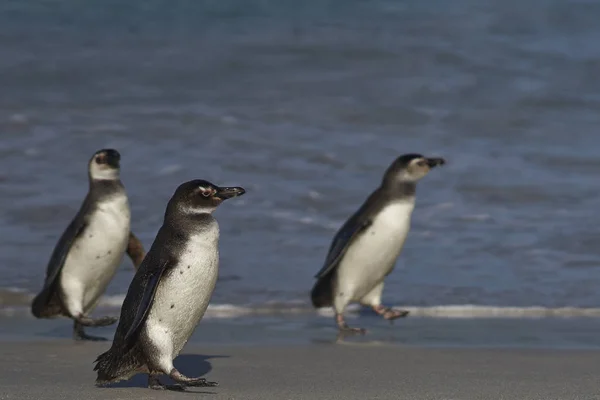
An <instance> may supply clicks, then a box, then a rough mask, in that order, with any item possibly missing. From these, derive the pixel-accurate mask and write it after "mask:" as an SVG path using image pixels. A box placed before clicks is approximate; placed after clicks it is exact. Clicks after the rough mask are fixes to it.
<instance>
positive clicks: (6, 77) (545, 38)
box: [0, 0, 600, 341]
mask: <svg viewBox="0 0 600 400" xmlns="http://www.w3.org/2000/svg"><path fill="white" fill-rule="evenodd" d="M599 20H600V3H597V2H593V1H571V2H565V1H551V0H525V1H519V2H515V1H507V2H497V1H491V0H477V1H476V0H473V1H467V0H459V1H453V2H447V1H442V0H437V1H428V2H413V1H392V0H389V1H388V0H385V1H384V0H380V1H358V0H346V1H319V0H308V1H304V2H292V1H274V0H273V1H245V0H237V1H203V2H192V1H189V2H177V3H176V4H175V3H172V2H166V1H137V0H135V1H128V2H126V3H123V2H113V1H102V2H101V1H88V2H76V1H73V0H62V1H59V0H57V1H52V2H42V1H28V2H13V1H6V2H0V274H1V277H2V279H1V280H0V315H2V316H3V317H2V324H3V325H5V324H9V323H11V324H13V325H14V326H15V328H11V329H17V330H19V329H21V328H19V327H22V329H23V330H24V329H25V328H24V327H25V326H28V324H33V323H34V322H33V321H31V320H29V319H26V318H30V317H26V316H27V304H28V302H29V301H30V299H31V296H32V295H33V294H34V293H35V292H36V291H37V290H39V288H40V287H41V284H42V281H43V274H44V269H45V265H46V263H47V261H48V258H49V255H50V252H51V251H52V248H53V246H54V244H55V243H56V241H57V239H58V237H59V236H60V234H61V233H62V231H63V230H64V228H65V227H66V225H67V224H68V222H69V221H70V219H71V218H72V217H73V215H74V214H75V213H76V211H77V209H78V207H79V205H80V203H81V201H82V199H83V197H84V196H85V192H86V187H87V182H86V170H85V166H86V163H87V160H88V158H89V157H90V155H91V154H92V153H93V152H94V151H95V150H97V149H99V148H102V147H109V146H110V147H114V148H117V149H118V150H119V151H120V152H121V154H122V177H123V182H124V184H125V186H126V188H127V191H128V194H129V197H130V202H131V205H132V210H133V218H134V219H133V229H134V231H135V232H136V233H137V234H138V236H139V237H140V238H141V239H142V241H143V242H144V244H145V245H146V246H147V247H149V246H150V244H151V243H152V240H153V238H154V235H155V233H156V231H157V229H158V228H159V226H160V224H161V221H162V216H163V213H164V207H165V205H166V202H167V200H168V199H169V197H170V196H171V194H172V193H173V191H174V189H175V188H176V187H177V186H178V185H179V184H180V183H181V182H183V181H185V180H189V179H192V178H203V179H208V180H211V181H213V182H215V183H217V184H223V185H225V184H228V185H240V186H243V187H245V188H246V189H247V190H248V193H247V194H246V195H245V196H244V197H242V198H239V199H236V200H235V201H231V202H230V203H228V204H224V205H223V206H222V208H220V209H219V210H218V211H217V213H216V216H217V218H218V220H219V222H220V225H221V276H220V280H219V283H218V286H217V289H216V291H215V294H214V296H213V302H212V305H213V308H212V309H211V310H213V311H209V313H210V312H214V310H228V311H227V312H223V313H221V314H219V313H217V314H219V316H220V317H221V319H222V320H223V321H222V322H219V324H221V323H222V324H225V325H227V324H234V323H235V320H236V318H241V317H239V314H240V310H242V311H241V313H242V314H243V315H245V317H243V318H249V319H250V320H252V318H255V319H254V321H260V320H261V318H263V319H262V321H266V320H265V318H271V317H272V316H273V315H281V314H282V313H287V316H285V318H284V319H282V320H280V321H281V324H282V325H281V326H285V321H287V318H288V317H289V318H292V319H293V318H297V319H298V321H305V320H306V321H308V322H306V323H307V324H309V325H310V324H312V323H315V324H321V323H323V324H324V326H329V325H330V324H332V321H331V320H330V318H331V316H330V315H325V316H323V315H321V316H319V314H318V313H315V312H314V311H312V310H311V308H310V305H309V301H308V291H309V289H310V287H311V285H312V283H313V278H312V277H313V275H314V273H315V272H316V271H317V270H318V269H319V268H320V267H321V265H322V262H323V259H324V257H325V254H326V251H327V248H328V246H329V242H330V240H331V238H332V237H333V235H334V234H335V231H336V230H337V229H338V228H339V226H340V225H341V224H342V223H343V221H344V220H345V219H346V218H347V217H348V216H349V215H350V214H351V213H352V212H354V210H355V209H356V208H357V207H358V206H359V205H360V204H361V202H362V201H363V200H364V199H365V198H366V196H367V195H368V194H369V193H370V192H371V191H372V190H373V189H374V188H375V187H376V186H377V185H378V182H379V180H380V179H381V175H382V173H383V171H384V170H385V169H386V167H387V166H388V164H389V163H390V162H391V161H393V159H394V158H395V157H396V156H397V155H399V154H402V153H405V152H421V153H424V154H428V155H430V154H431V155H437V156H443V157H445V158H446V159H447V161H448V164H447V165H446V166H444V167H443V168H441V169H439V170H435V171H433V172H432V173H431V174H430V175H429V176H428V177H426V178H425V179H424V180H423V181H422V182H421V183H420V184H419V188H418V202H417V207H416V209H415V211H414V214H413V227H412V230H411V234H410V236H409V238H408V241H407V243H406V246H405V250H404V252H403V253H402V255H401V257H400V259H399V262H398V265H397V268H396V270H395V271H394V272H393V273H392V274H391V275H390V276H389V279H388V280H387V281H386V288H385V291H384V299H385V301H386V302H387V303H389V304H392V305H402V306H410V307H412V310H413V311H414V314H417V315H422V316H425V317H440V316H441V317H448V316H450V317H452V316H457V315H459V316H461V317H462V318H467V319H468V318H474V317H477V316H479V317H494V316H505V317H511V318H512V317H519V316H524V317H531V316H534V317H536V318H537V317H543V316H547V315H558V316H561V317H564V316H581V315H584V316H587V317H591V318H597V317H598V316H599V315H600V298H599V296H598V295H597V292H598V290H597V288H598V287H600V268H599V267H600V246H598V243H600V233H599V232H600V231H599V230H598V228H597V227H598V226H599V225H600V217H599V216H598V212H597V209H598V204H600V185H599V184H598V179H597V176H598V173H599V172H600V159H599V158H598V156H597V152H598V149H599V148H600V136H599V135H598V134H597V132H596V131H597V129H598V126H600V81H599V80H598V79H597V74H598V71H600V46H598V43H599V41H600V25H599V24H598V22H597V21H599ZM132 274H133V271H132V268H131V265H130V264H129V263H128V261H127V260H126V261H124V263H123V268H122V269H121V271H120V272H119V273H118V274H117V276H116V278H115V280H114V281H113V282H112V283H111V285H110V287H109V289H108V292H107V298H106V300H105V301H104V303H103V304H104V306H106V307H108V308H110V307H112V311H113V312H115V311H118V307H119V304H120V301H121V300H122V297H123V294H124V293H125V292H126V290H127V287H128V284H129V281H130V279H131V277H132ZM15 289H17V290H18V291H17V292H15V291H14V290H15ZM449 305H456V306H458V308H448V307H445V306H449ZM473 306H480V307H479V308H478V307H473ZM533 306H535V307H541V308H539V309H535V310H537V311H535V310H534V311H531V309H528V308H527V307H533ZM219 307H221V308H219ZM511 307H512V308H511ZM565 307H567V308H565ZM432 310H434V311H432ZM435 310H437V311H435ZM440 310H441V311H440ZM452 310H454V311H452ZM457 310H458V311H457ZM528 310H529V311H528ZM249 315H254V317H251V316H249ZM269 315H270V316H271V317H268V316H269ZM23 318H25V320H27V321H29V322H23V321H25V320H24V319H23ZM273 318H274V317H273ZM278 318H279V317H278ZM281 318H283V317H281ZM361 318H367V322H365V323H366V324H367V325H368V324H370V323H371V322H370V321H371V320H370V319H368V317H367V316H363V317H361ZM227 321H228V322H227ZM311 321H312V322H311ZM376 321H378V320H376ZM407 321H408V320H407ZM415 321H422V320H421V319H415ZM462 321H463V322H464V321H466V320H462ZM37 323H38V322H37V321H36V322H35V324H37ZM48 323H49V322H48ZM62 323H63V324H65V326H66V328H65V332H66V334H67V335H68V334H69V323H68V322H67V321H63V322H62ZM381 323H382V324H384V323H383V322H381ZM402 323H404V322H402ZM413 323H417V322H413ZM457 323H458V322H457ZM464 323H467V322H464ZM590 323H591V322H590ZM49 324H54V322H52V323H49ZM373 324H375V325H376V324H377V322H373ZM406 324H409V322H406ZM564 324H566V325H568V326H570V328H569V329H577V327H576V326H577V324H575V326H573V324H571V323H569V322H564ZM559 325H560V324H559ZM36 326H39V327H40V328H39V329H41V330H43V329H44V328H42V327H43V326H49V327H50V326H51V327H54V326H55V325H36ZM300 326H304V325H302V323H301V324H300ZM383 326H387V325H383ZM486 326H487V325H486ZM548 326H554V325H552V324H550V325H548ZM48 329H50V328H48ZM52 329H54V328H52ZM298 329H300V330H301V331H302V332H304V333H305V334H306V332H309V331H310V329H309V328H307V327H304V328H298ZM381 329H384V328H383V327H382V328H381ZM385 329H387V328H385ZM398 329H401V328H398ZM461 329H462V328H461ZM493 329H494V328H493V327H491V328H490V330H493ZM523 329H525V330H527V329H529V328H523ZM553 329H554V328H553ZM11 332H13V333H14V331H11ZM61 332H62V331H61ZM473 340H474V341H477V340H476V339H473Z"/></svg>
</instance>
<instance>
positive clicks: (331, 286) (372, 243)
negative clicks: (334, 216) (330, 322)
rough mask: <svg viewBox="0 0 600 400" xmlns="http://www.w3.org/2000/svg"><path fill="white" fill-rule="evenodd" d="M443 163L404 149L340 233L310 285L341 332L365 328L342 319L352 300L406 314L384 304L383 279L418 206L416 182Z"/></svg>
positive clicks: (389, 315)
mask: <svg viewBox="0 0 600 400" xmlns="http://www.w3.org/2000/svg"><path fill="white" fill-rule="evenodd" d="M443 164H445V160H444V159H443V158H426V157H424V156H422V155H421V154H412V153H411V154H404V155H402V156H400V157H398V158H397V159H396V160H394V162H393V163H392V164H391V165H390V166H389V167H388V169H387V170H386V172H385V174H384V176H383V180H382V182H381V185H380V186H379V187H378V188H377V189H376V190H375V191H374V192H373V193H371V195H370V196H369V197H368V198H367V200H366V201H365V202H364V203H363V204H362V206H361V207H360V208H359V209H358V211H356V212H355V213H354V214H353V215H352V216H351V217H350V219H348V220H347V221H346V223H345V224H344V225H343V226H342V227H341V228H340V230H339V231H338V232H337V233H336V235H335V237H334V238H333V241H332V243H331V245H330V247H329V252H328V254H327V257H326V259H325V263H324V265H323V267H322V268H321V270H320V271H319V272H318V273H317V275H316V276H315V278H316V279H317V281H316V283H315V284H314V286H313V288H312V290H311V300H312V304H313V306H314V307H315V308H321V307H333V308H334V311H335V318H336V322H337V326H338V329H339V331H340V332H341V333H344V332H347V333H362V334H364V333H365V332H366V330H365V329H362V328H351V327H349V326H348V324H347V323H346V322H345V320H344V311H345V310H346V307H347V306H348V304H350V303H352V302H358V303H360V304H362V305H363V306H367V307H371V308H372V309H373V310H374V311H375V312H376V313H377V314H378V315H380V316H382V317H383V318H385V319H387V320H394V319H396V318H400V317H405V316H407V315H408V311H406V310H396V309H392V308H388V307H385V306H384V305H382V303H381V295H382V292H383V285H384V279H385V277H386V276H387V275H389V274H390V273H391V272H392V270H393V269H394V266H395V264H396V260H397V259H398V256H399V255H400V252H401V251H402V248H403V246H404V242H405V240H406V237H407V235H408V231H409V230H410V219H411V215H412V212H413V209H414V207H415V192H416V185H417V182H418V181H419V180H420V179H421V178H423V177H424V176H425V175H427V173H429V171H430V170H431V169H432V168H434V167H437V166H439V165H443Z"/></svg>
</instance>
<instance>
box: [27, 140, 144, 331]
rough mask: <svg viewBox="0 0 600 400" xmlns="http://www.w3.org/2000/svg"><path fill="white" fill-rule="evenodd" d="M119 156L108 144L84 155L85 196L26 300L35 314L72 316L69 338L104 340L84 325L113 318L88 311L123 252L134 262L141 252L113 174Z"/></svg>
mask: <svg viewBox="0 0 600 400" xmlns="http://www.w3.org/2000/svg"><path fill="white" fill-rule="evenodd" d="M120 160H121V156H120V154H119V152H118V151H116V150H114V149H102V150H99V151H97V152H96V153H94V155H93V156H92V157H91V159H90V160H89V162H88V178H89V190H88V193H87V196H86V197H85V199H84V201H83V204H82V205H81V208H80V209H79V211H78V212H77V214H76V215H75V218H74V219H73V220H72V221H71V223H70V224H69V225H68V227H67V229H66V230H65V231H64V233H63V234H62V236H61V237H60V240H59V241H58V243H57V244H56V246H55V247H54V251H53V252H52V255H51V256H50V261H49V263H48V266H47V268H46V279H45V282H44V286H43V287H42V289H41V291H40V293H39V294H38V295H37V296H36V297H35V298H34V299H33V302H32V304H31V312H32V314H33V315H34V316H35V317H37V318H54V317H59V316H65V317H68V318H71V319H73V321H74V325H73V338H74V339H75V340H106V339H105V338H102V337H96V336H91V335H88V334H86V333H85V331H84V327H97V326H107V325H111V324H114V323H115V322H116V321H117V318H114V317H109V316H105V317H101V318H97V319H92V318H90V317H89V314H90V313H91V312H92V311H93V310H94V308H95V307H96V305H97V304H98V301H99V300H100V296H102V294H103V293H104V291H105V290H106V287H107V286H108V284H109V282H110V281H111V279H112V278H113V276H114V275H115V273H116V272H117V268H118V266H119V264H120V263H121V259H122V258H123V255H124V253H125V252H127V254H128V255H129V257H130V258H131V260H132V261H133V263H134V266H135V267H136V268H137V266H139V264H140V263H141V262H142V260H143V258H144V247H143V245H142V244H141V242H140V241H139V239H138V238H137V237H136V236H135V235H134V234H133V232H131V230H130V219H131V216H130V210H129V203H128V200H127V194H126V192H125V188H124V187H123V184H122V183H121V180H120V177H119V172H120Z"/></svg>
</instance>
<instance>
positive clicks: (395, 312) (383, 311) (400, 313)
mask: <svg viewBox="0 0 600 400" xmlns="http://www.w3.org/2000/svg"><path fill="white" fill-rule="evenodd" d="M373 310H374V311H375V312H376V313H377V314H379V315H381V316H382V317H383V318H384V319H387V320H388V321H393V320H395V319H397V318H404V317H406V316H408V314H409V313H410V312H409V311H408V310H401V309H396V308H391V307H385V306H382V305H379V306H375V307H373Z"/></svg>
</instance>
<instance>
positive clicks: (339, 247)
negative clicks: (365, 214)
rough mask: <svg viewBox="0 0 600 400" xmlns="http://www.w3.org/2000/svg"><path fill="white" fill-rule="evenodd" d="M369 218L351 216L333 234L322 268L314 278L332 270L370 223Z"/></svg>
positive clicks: (319, 277)
mask: <svg viewBox="0 0 600 400" xmlns="http://www.w3.org/2000/svg"><path fill="white" fill-rule="evenodd" d="M371 223H372V221H371V220H362V221H361V220H358V219H355V218H351V219H349V220H348V222H346V224H344V226H343V227H342V228H341V229H340V231H339V232H338V233H337V235H335V238H334V239H333V243H331V247H330V248H329V253H328V254H327V258H326V259H325V264H324V265H323V268H321V270H320V271H319V272H318V273H317V274H316V275H315V278H317V279H321V278H323V277H324V276H326V275H328V274H329V273H330V272H332V271H333V269H334V268H336V267H337V265H338V264H339V263H340V260H341V259H342V257H343V256H344V254H345V253H346V250H348V247H349V246H350V244H351V243H352V242H353V241H354V239H356V238H357V237H358V236H359V235H360V234H361V233H362V232H363V231H364V230H365V229H367V228H368V227H369V225H371Z"/></svg>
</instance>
